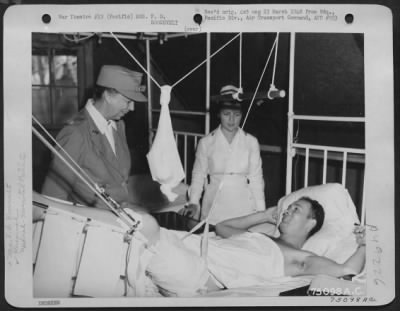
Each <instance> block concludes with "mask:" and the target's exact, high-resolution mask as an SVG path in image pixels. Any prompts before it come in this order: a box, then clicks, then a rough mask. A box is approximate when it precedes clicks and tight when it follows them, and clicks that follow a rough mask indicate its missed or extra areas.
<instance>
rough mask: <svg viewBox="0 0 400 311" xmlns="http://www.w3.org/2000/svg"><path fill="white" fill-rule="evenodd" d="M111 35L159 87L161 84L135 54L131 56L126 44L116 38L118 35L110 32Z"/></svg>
mask: <svg viewBox="0 0 400 311" xmlns="http://www.w3.org/2000/svg"><path fill="white" fill-rule="evenodd" d="M110 34H111V36H113V37H114V39H115V40H116V41H117V42H118V43H119V45H120V46H121V47H122V48H123V49H124V50H125V52H127V53H128V55H129V56H130V57H132V59H133V60H134V61H135V62H136V63H137V64H138V65H139V67H140V68H142V70H143V71H144V72H145V73H146V74H147V75H148V76H149V77H150V79H151V80H152V81H153V82H154V83H155V85H157V86H158V87H159V88H161V85H160V84H159V83H158V82H157V81H156V79H154V78H153V77H152V76H151V75H150V73H149V72H148V71H147V70H146V68H145V67H144V66H143V65H142V64H141V63H140V62H139V61H138V60H137V59H136V57H135V56H133V54H132V53H131V52H130V51H129V50H128V49H127V48H126V46H125V45H124V44H123V43H122V42H121V41H120V40H119V39H118V37H117V36H116V35H114V33H112V32H110Z"/></svg>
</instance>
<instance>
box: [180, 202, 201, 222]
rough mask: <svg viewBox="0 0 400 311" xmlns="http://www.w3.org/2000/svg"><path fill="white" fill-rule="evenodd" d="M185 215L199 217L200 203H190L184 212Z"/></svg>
mask: <svg viewBox="0 0 400 311" xmlns="http://www.w3.org/2000/svg"><path fill="white" fill-rule="evenodd" d="M182 214H183V216H186V217H189V218H193V219H198V218H199V216H200V206H199V205H198V204H193V203H189V204H187V205H186V206H185V208H184V209H183V212H182Z"/></svg>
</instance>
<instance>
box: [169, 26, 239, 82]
mask: <svg viewBox="0 0 400 311" xmlns="http://www.w3.org/2000/svg"><path fill="white" fill-rule="evenodd" d="M240 34H241V33H238V34H237V35H236V36H234V37H233V38H232V39H231V40H229V41H228V42H227V43H225V44H224V45H223V46H221V47H220V48H219V49H218V50H216V51H215V52H214V53H212V54H211V55H210V57H207V58H206V59H205V60H204V61H202V62H201V63H200V64H199V65H197V66H196V67H195V68H193V69H192V70H191V71H189V72H188V73H187V74H186V75H184V76H183V77H182V78H180V79H179V80H178V81H176V82H175V83H174V84H173V85H172V87H174V86H176V85H177V84H179V83H180V82H182V81H183V80H184V79H185V78H186V77H187V76H189V75H190V74H192V73H193V72H194V71H196V70H197V69H198V68H200V67H201V66H202V65H203V64H204V63H206V62H207V61H208V60H209V59H211V58H213V57H214V56H215V55H216V54H218V53H219V52H220V51H221V50H222V49H224V48H225V47H226V46H227V45H229V44H230V43H231V42H232V41H233V40H235V39H236V38H237V37H239V36H240Z"/></svg>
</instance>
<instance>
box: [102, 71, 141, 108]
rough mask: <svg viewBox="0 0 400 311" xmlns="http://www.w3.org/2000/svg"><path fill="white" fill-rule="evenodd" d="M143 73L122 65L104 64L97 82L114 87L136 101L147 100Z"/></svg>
mask: <svg viewBox="0 0 400 311" xmlns="http://www.w3.org/2000/svg"><path fill="white" fill-rule="evenodd" d="M142 77H143V74H142V73H140V72H137V71H133V70H129V69H127V68H125V67H122V66H116V65H104V66H103V67H101V70H100V73H99V76H98V78H97V82H96V84H97V85H99V86H103V87H108V88H113V89H115V90H117V91H118V93H120V94H122V95H124V96H125V97H127V98H129V99H131V100H133V101H136V102H147V97H146V96H145V95H144V94H143V92H145V91H146V86H144V85H141V83H142Z"/></svg>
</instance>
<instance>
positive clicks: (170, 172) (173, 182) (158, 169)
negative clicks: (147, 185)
mask: <svg viewBox="0 0 400 311" xmlns="http://www.w3.org/2000/svg"><path fill="white" fill-rule="evenodd" d="M170 99H171V87H170V86H169V85H164V86H162V87H161V95H160V104H161V112H160V119H159V121H158V128H157V133H156V137H155V138H154V141H153V144H152V146H151V149H150V151H149V153H148V154H147V161H148V163H149V167H150V172H151V177H152V178H153V180H154V181H157V182H158V183H160V184H161V186H160V190H161V192H162V193H163V194H164V195H166V196H167V198H168V200H169V201H171V202H172V201H174V200H175V199H176V198H177V196H178V195H177V194H176V193H174V192H172V188H174V187H176V186H177V185H178V184H179V183H180V182H181V180H182V179H183V178H184V177H185V172H184V170H183V167H182V162H181V159H180V157H179V153H178V149H177V146H176V141H175V138H174V133H173V130H172V122H171V116H170V113H169V102H170Z"/></svg>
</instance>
